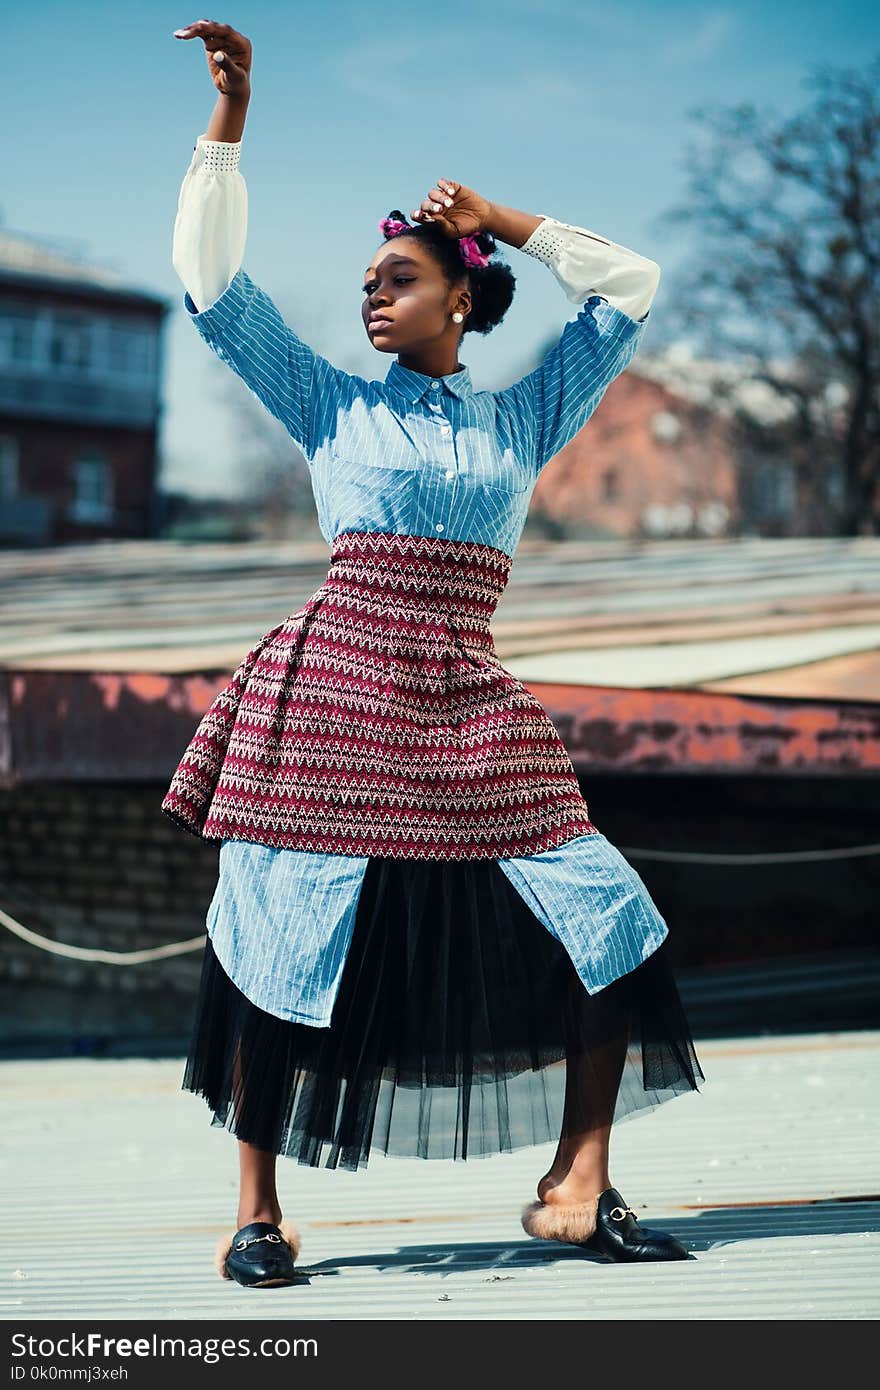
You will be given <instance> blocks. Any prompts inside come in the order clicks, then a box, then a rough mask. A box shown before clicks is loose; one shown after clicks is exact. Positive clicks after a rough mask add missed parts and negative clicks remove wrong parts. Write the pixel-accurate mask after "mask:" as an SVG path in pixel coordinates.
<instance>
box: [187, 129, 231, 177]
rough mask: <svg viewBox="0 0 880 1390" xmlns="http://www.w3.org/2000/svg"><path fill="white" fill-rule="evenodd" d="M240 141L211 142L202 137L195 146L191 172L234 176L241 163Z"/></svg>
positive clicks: (204, 136)
mask: <svg viewBox="0 0 880 1390" xmlns="http://www.w3.org/2000/svg"><path fill="white" fill-rule="evenodd" d="M241 145H242V142H241V141H240V140H209V139H208V137H207V136H206V135H200V136H199V138H198V139H197V140H196V143H195V145H194V146H193V157H192V160H191V161H190V166H189V167H190V170H191V171H192V172H195V170H196V169H204V171H205V173H206V174H234V173H235V172H236V170H237V169H238V166H239V164H240V163H241Z"/></svg>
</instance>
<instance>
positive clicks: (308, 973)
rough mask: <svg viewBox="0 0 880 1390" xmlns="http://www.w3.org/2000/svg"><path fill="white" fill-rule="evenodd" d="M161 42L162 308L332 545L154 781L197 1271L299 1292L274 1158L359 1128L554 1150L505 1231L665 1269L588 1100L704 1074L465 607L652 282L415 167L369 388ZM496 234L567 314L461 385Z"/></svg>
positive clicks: (393, 224) (637, 911)
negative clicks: (176, 832)
mask: <svg viewBox="0 0 880 1390" xmlns="http://www.w3.org/2000/svg"><path fill="white" fill-rule="evenodd" d="M177 36H178V37H180V38H182V39H200V40H201V41H202V42H203V43H204V46H205V53H206V57H207V62H208V70H209V73H210V76H211V79H212V81H213V83H214V85H215V87H216V88H217V91H218V93H219V96H218V99H217V102H216V106H215V108H214V112H213V114H212V116H211V119H210V122H209V125H208V129H207V131H206V132H205V134H204V135H202V136H200V137H199V139H198V140H197V142H196V146H195V149H194V153H193V157H192V160H191V163H190V167H189V169H188V170H187V173H186V175H185V177H184V180H183V184H182V186H181V190H180V200H179V204H178V212H177V219H176V222H175V228H174V248H173V257H172V259H173V263H174V266H175V269H176V271H177V273H178V274H179V276H180V278H181V280H182V281H183V284H184V286H185V289H186V294H185V296H184V305H185V308H186V310H187V313H188V314H189V315H190V316H191V318H192V322H193V323H194V324H195V326H196V328H197V329H198V331H199V333H200V334H201V335H202V336H203V338H204V339H205V342H206V343H207V344H208V345H209V347H210V348H211V349H212V350H213V351H214V352H215V353H216V354H217V355H218V356H219V357H220V358H221V359H222V360H223V361H224V362H226V363H227V364H228V365H229V366H230V367H231V368H232V370H233V371H234V372H235V373H236V374H237V375H238V376H239V377H241V378H242V380H243V381H244V382H245V383H246V385H247V386H248V388H249V389H250V390H251V391H252V392H253V393H254V394H255V395H256V396H257V397H258V398H259V399H260V401H261V402H262V403H263V404H264V405H265V407H266V409H267V410H269V411H270V412H271V413H272V414H273V415H274V416H276V417H277V418H278V419H279V420H281V421H282V422H283V423H284V425H285V427H286V429H287V430H288V432H289V434H290V435H291V437H292V439H293V440H294V441H295V442H296V444H297V445H298V446H299V448H300V449H301V451H302V453H303V455H304V457H305V459H306V461H307V463H308V467H309V470H310V475H311V479H312V485H313V491H314V496H315V502H316V506H317V513H318V520H319V523H320V526H321V530H322V534H323V535H324V536H325V538H326V539H327V542H328V545H329V546H330V548H331V563H330V567H329V570H328V573H327V577H326V579H325V581H324V583H323V584H322V585H321V586H320V587H319V588H318V589H317V590H316V591H315V593H313V594H312V595H311V597H310V598H309V599H308V600H307V601H306V603H305V604H304V605H303V607H302V608H300V609H299V610H298V611H297V612H296V613H293V614H291V615H288V616H286V617H284V618H283V619H281V620H280V621H279V622H278V623H277V624H276V625H275V626H274V627H272V628H271V629H270V630H269V632H267V633H264V634H263V635H262V636H261V637H260V638H259V640H258V641H257V643H256V644H255V646H254V647H253V648H252V649H251V650H250V651H249V652H248V653H247V654H246V655H245V657H244V658H243V659H242V661H241V663H240V664H239V666H238V667H237V669H236V671H235V672H234V673H233V674H232V676H231V677H230V679H229V681H228V682H227V684H226V685H225V686H224V687H223V689H222V690H221V691H220V692H219V694H218V695H217V696H216V697H215V699H214V700H213V702H212V703H211V706H210V708H209V709H208V711H207V712H206V714H205V715H204V717H203V719H202V720H201V722H200V724H199V726H198V728H197V730H196V731H195V733H194V735H193V738H192V740H191V742H190V744H189V745H188V747H187V749H186V750H185V752H184V755H183V757H182V758H181V761H180V763H179V765H178V767H177V769H176V771H175V773H174V777H173V779H172V781H171V784H170V786H169V788H168V791H167V793H166V795H165V797H164V800H163V802H162V810H163V811H164V812H165V813H166V814H168V815H169V816H171V817H172V819H173V820H174V821H175V822H176V823H177V824H179V825H180V826H182V827H183V828H185V829H186V830H188V831H190V832H191V833H193V834H195V835H198V836H200V837H201V838H203V839H205V840H209V841H213V842H215V843H216V842H218V841H219V843H220V869H219V875H218V880H217V888H216V892H215V894H214V897H213V900H212V902H211V905H210V908H209V912H208V921H207V926H208V937H207V941H206V947H205V961H204V967H203V974H202V980H201V986H200V991H199V998H198V1003H197V1008H196V1018H195V1024H194V1029H193V1037H192V1043H191V1047H190V1054H189V1057H188V1060H187V1066H186V1073H185V1077H184V1082H183V1084H184V1087H185V1088H186V1089H189V1090H192V1091H195V1092H197V1093H199V1094H201V1095H203V1096H204V1097H205V1099H206V1100H207V1101H208V1103H209V1105H210V1107H211V1109H212V1111H213V1115H214V1123H216V1124H222V1125H226V1126H227V1127H228V1128H229V1129H230V1130H231V1131H232V1132H233V1133H234V1134H235V1135H236V1136H237V1139H238V1141H239V1142H238V1148H239V1156H240V1175H241V1187H240V1197H239V1206H238V1211H237V1216H236V1229H235V1231H232V1232H229V1233H228V1234H227V1235H224V1237H223V1238H222V1240H221V1241H220V1244H219V1246H218V1251H217V1267H218V1269H219V1272H220V1273H221V1274H222V1275H223V1276H224V1277H227V1278H231V1279H235V1280H237V1281H238V1282H239V1283H241V1284H245V1285H248V1286H254V1287H263V1286H266V1285H271V1284H278V1283H290V1282H293V1281H294V1279H295V1277H296V1271H295V1260H296V1258H297V1256H298V1253H299V1246H300V1238H299V1233H298V1231H297V1229H296V1227H294V1226H293V1225H292V1224H291V1223H290V1222H289V1221H286V1220H285V1219H284V1218H283V1215H282V1210H281V1205H280V1202H279V1199H278V1194H277V1189H276V1182H275V1167H276V1158H277V1156H278V1155H279V1154H283V1155H286V1156H288V1157H291V1158H293V1159H295V1160H296V1161H297V1162H299V1163H305V1164H311V1165H315V1166H316V1165H319V1164H320V1163H321V1162H322V1160H325V1161H326V1165H327V1166H334V1167H335V1166H337V1165H339V1164H341V1165H343V1166H345V1167H348V1168H357V1167H359V1166H364V1165H365V1164H366V1162H367V1158H368V1155H369V1153H370V1151H371V1150H372V1149H379V1150H381V1151H382V1152H384V1153H386V1154H398V1155H411V1156H419V1157H424V1158H443V1157H447V1158H455V1157H461V1158H465V1157H474V1156H480V1155H486V1154H491V1153H500V1152H509V1151H511V1150H513V1149H517V1148H522V1147H525V1146H530V1145H535V1144H539V1143H545V1142H547V1141H548V1140H551V1139H555V1140H557V1146H556V1151H555V1154H554V1157H553V1160H552V1162H551V1164H550V1166H549V1168H548V1170H547V1171H546V1172H545V1173H544V1174H543V1175H541V1176H540V1177H539V1178H538V1180H537V1185H536V1197H535V1199H533V1200H532V1201H530V1202H528V1203H527V1204H526V1205H525V1206H524V1208H523V1211H522V1215H521V1220H522V1224H523V1227H524V1229H525V1230H526V1231H527V1232H528V1233H529V1234H530V1235H532V1236H535V1237H538V1238H543V1239H553V1240H562V1241H567V1242H571V1243H574V1244H578V1245H581V1246H583V1247H584V1248H586V1249H588V1250H591V1251H594V1252H598V1253H600V1254H603V1255H604V1256H606V1258H609V1259H612V1260H621V1261H622V1260H626V1261H642V1260H670V1259H683V1258H687V1251H686V1250H685V1248H684V1247H683V1246H682V1245H681V1244H680V1243H679V1242H678V1241H677V1240H676V1239H674V1238H673V1237H672V1236H670V1235H667V1234H665V1233H663V1232H658V1231H651V1230H647V1229H645V1228H642V1227H641V1226H640V1225H639V1223H638V1222H637V1220H636V1218H635V1214H634V1213H633V1211H632V1210H631V1209H630V1208H628V1207H627V1205H626V1203H625V1202H624V1200H623V1198H622V1197H621V1195H620V1193H619V1192H618V1191H617V1189H616V1188H614V1187H612V1185H611V1178H610V1174H609V1158H608V1150H609V1136H610V1131H611V1127H612V1124H613V1122H614V1121H616V1120H618V1119H620V1118H621V1117H622V1116H623V1115H626V1114H630V1113H632V1112H634V1111H638V1110H644V1109H646V1108H648V1107H651V1106H654V1105H656V1104H658V1103H660V1102H661V1101H663V1100H665V1099H667V1098H668V1097H671V1096H674V1095H676V1094H679V1093H681V1092H683V1091H689V1090H695V1089H696V1088H697V1084H698V1081H699V1080H700V1079H702V1072H701V1071H700V1067H699V1063H698V1061H697V1058H696V1055H695V1052H694V1048H693V1043H692V1039H691V1036H690V1032H689V1029H688V1025H687V1020H686V1018H685V1015H684V1012H683V1010H682V1006H681V1002H680V999H679V996H678V992H677V990H676V986H675V982H674V978H673V975H672V972H671V969H670V965H669V960H668V956H667V945H666V937H667V935H668V928H667V925H666V923H665V921H664V919H663V917H662V916H661V914H660V912H659V910H658V909H657V907H656V905H655V904H654V903H653V901H652V900H651V898H650V896H649V894H648V892H647V889H646V887H645V885H644V883H643V882H642V880H641V879H640V878H639V876H638V874H637V873H636V872H635V870H634V869H633V868H632V866H631V865H630V864H629V863H628V862H627V861H626V859H625V858H624V857H623V855H622V854H621V853H620V851H619V850H617V849H616V848H615V847H614V846H613V845H612V844H611V843H610V842H609V841H608V840H607V839H606V838H605V836H604V835H603V834H602V832H601V831H600V830H599V829H598V828H597V827H596V826H595V825H594V824H593V822H592V821H591V820H590V817H589V814H588V810H587V805H586V802H585V801H584V799H583V796H582V794H581V792H580V788H579V785H578V782H577V778H576V776H575V773H574V768H573V766H572V763H571V761H570V759H569V757H568V754H567V752H566V750H565V748H564V746H563V744H562V742H561V740H560V738H559V735H558V733H557V731H556V730H555V728H554V726H553V724H552V723H551V721H550V719H549V717H548V715H547V713H546V711H545V710H544V709H543V708H542V707H541V705H540V704H539V703H538V702H537V700H536V699H535V698H534V696H532V695H531V693H530V692H529V691H528V690H527V689H526V687H525V686H524V685H523V684H522V682H521V681H519V680H517V679H516V678H515V677H514V676H512V675H511V674H510V672H508V671H507V670H506V669H505V668H504V667H503V665H502V664H501V662H500V661H499V660H498V657H497V655H496V654H495V650H494V642H493V638H492V634H491V631H490V628H489V620H490V618H491V616H492V613H493V612H494V610H495V607H496V605H497V602H498V600H499V598H500V596H501V594H502V592H503V590H504V588H505V586H506V583H507V580H508V577H509V574H510V568H511V564H512V556H513V553H514V551H515V549H516V545H517V542H518V540H519V537H520V534H521V532H522V529H523V526H524V523H525V519H526V514H527V511H528V504H529V499H530V497H531V493H532V489H533V488H534V484H535V482H536V480H537V478H538V476H539V474H540V472H541V470H542V469H543V468H544V466H545V465H546V464H547V463H548V462H549V461H550V459H551V458H553V457H554V456H555V455H556V453H558V452H559V450H560V449H561V448H562V447H563V446H564V445H565V444H566V443H567V442H568V440H569V439H571V438H572V437H573V435H574V434H576V433H577V431H578V430H579V429H581V427H582V426H583V425H584V424H585V423H586V422H587V420H588V419H589V417H590V416H591V415H592V413H593V411H594V410H595V409H596V406H597V405H598V404H599V401H600V400H601V398H602V396H603V394H604V392H605V390H606V389H607V387H608V385H609V384H610V382H611V381H613V380H614V378H615V377H617V376H618V375H619V374H620V373H621V372H622V371H623V370H624V369H625V368H626V366H627V365H628V364H629V362H630V361H631V360H632V358H633V356H634V355H635V352H636V351H637V349H638V346H639V344H640V342H641V339H642V336H643V334H644V331H645V325H646V322H647V319H648V316H649V310H650V305H651V303H652V300H653V298H654V293H655V291H656V288H657V283H658V278H659V268H658V266H657V265H656V263H655V262H654V261H651V260H648V259H646V258H645V257H642V256H640V255H638V254H637V253H635V252H633V251H630V250H628V249H627V248H626V247H623V246H620V245H619V244H617V243H615V242H612V241H609V240H608V239H607V238H604V237H601V236H599V235H597V234H596V233H594V232H592V231H589V230H588V229H587V228H584V227H578V226H575V225H572V224H569V223H564V222H560V221H558V220H557V219H555V218H552V217H548V216H545V215H543V214H538V215H536V214H532V213H528V212H521V211H519V210H517V209H515V208H510V207H504V206H502V205H500V204H498V203H495V202H492V201H489V200H488V199H487V198H485V197H483V196H482V195H481V194H479V193H477V192H475V191H474V190H473V189H471V188H468V187H466V186H465V185H464V184H462V183H460V182H459V181H458V180H456V179H451V178H446V177H443V178H439V179H437V180H436V181H435V183H434V184H433V185H432V186H431V187H430V188H429V189H428V191H427V194H426V195H425V197H424V198H423V199H422V200H421V202H420V203H419V204H418V205H417V206H415V207H413V208H412V211H411V214H410V216H411V219H412V220H411V221H410V220H408V219H407V217H406V215H405V214H404V213H403V212H401V211H400V209H398V208H395V209H393V210H392V212H391V213H389V214H388V216H387V217H383V218H382V219H381V221H380V223H379V227H380V230H381V231H382V233H383V240H382V241H381V242H380V244H379V246H378V247H376V246H375V243H373V246H372V249H371V250H370V251H369V252H368V253H367V260H368V263H367V264H366V269H365V271H364V279H363V287H362V292H361V293H362V305H361V309H360V313H361V317H362V321H363V326H364V331H365V333H366V335H367V338H368V340H369V342H370V343H371V344H372V346H373V347H374V348H375V349H376V350H377V351H378V352H380V353H384V354H387V355H388V356H390V357H392V358H393V360H392V362H391V363H390V365H389V367H388V370H387V373H386V376H385V379H384V381H377V380H367V379H365V378H363V377H360V376H357V375H354V374H352V373H348V372H345V371H342V370H341V369H339V368H337V367H334V366H333V365H332V363H331V362H329V361H328V360H327V358H325V357H323V356H321V355H320V354H319V353H317V352H315V351H314V350H313V349H312V348H311V347H309V345H308V344H307V343H305V342H304V341H303V339H302V338H300V336H299V335H298V334H297V333H296V331H295V329H293V328H292V327H290V325H288V324H287V323H286V322H285V321H284V320H283V319H282V317H281V315H280V313H279V311H278V309H277V308H276V306H275V304H274V302H273V301H272V299H271V298H270V297H269V296H268V295H267V294H266V292H265V291H264V290H262V289H261V288H260V287H259V286H257V285H256V284H255V283H254V281H253V280H252V279H251V278H250V276H249V275H248V274H247V272H246V271H245V270H243V269H242V268H241V261H242V257H243V252H244V244H245V237H246V224H247V197H246V189H245V185H244V180H243V178H242V175H241V172H240V170H239V159H240V153H241V141H242V135H243V131H244V125H245V118H246V113H247V109H248V103H249V100H250V93H251V69H252V50H251V45H250V43H249V41H248V40H247V39H246V38H245V37H244V36H243V35H242V34H240V33H238V32H237V31H236V30H234V29H232V28H230V27H229V26H228V25H224V24H218V23H215V22H213V21H208V20H200V21H198V22H197V23H195V24H191V25H188V26H187V27H186V28H184V29H182V30H178V31H177ZM499 241H501V242H505V243H507V244H508V245H510V246H512V247H514V248H517V249H519V250H520V251H522V252H524V253H525V254H527V255H531V256H533V257H536V258H537V259H539V260H541V261H542V262H543V263H544V264H546V265H547V266H548V267H549V268H550V269H551V271H552V272H553V274H554V276H555V278H556V280H557V281H558V282H559V283H560V284H561V285H562V287H563V289H564V290H565V293H566V295H567V297H568V299H569V300H570V301H571V302H573V303H576V304H578V305H579V306H580V308H579V312H578V314H577V317H576V318H575V319H574V320H573V321H570V322H568V323H567V324H566V325H565V327H564V329H563V331H562V333H561V336H560V338H559V340H558V342H557V343H556V344H555V345H554V346H553V348H552V349H551V350H550V352H549V353H548V354H547V356H546V358H545V360H544V361H543V362H542V363H541V365H540V366H539V367H537V368H535V370H534V371H532V372H530V373H528V374H527V375H526V376H524V377H522V378H521V379H520V380H518V381H516V382H514V383H513V384H512V385H510V386H508V387H506V388H504V389H503V390H498V391H477V390H475V389H474V387H473V385H472V382H471V378H470V371H469V368H468V367H467V365H465V364H463V363H462V361H461V358H460V352H461V345H462V339H463V337H464V335H465V334H466V333H469V332H478V333H482V334H485V333H489V332H490V331H491V330H492V329H493V328H494V327H496V326H497V325H498V324H499V323H500V322H501V320H502V319H503V317H504V314H505V313H506V311H507V309H508V308H509V306H510V304H511V302H512V299H513V292H514V286H515V276H514V274H513V272H512V271H511V269H510V267H509V266H508V265H507V264H505V263H504V262H503V261H502V260H501V259H500V258H499V257H498V256H497V254H496V251H497V243H498V242H499ZM562 1062H564V1063H565V1066H564V1067H561V1066H560V1065H559V1064H561V1063H562Z"/></svg>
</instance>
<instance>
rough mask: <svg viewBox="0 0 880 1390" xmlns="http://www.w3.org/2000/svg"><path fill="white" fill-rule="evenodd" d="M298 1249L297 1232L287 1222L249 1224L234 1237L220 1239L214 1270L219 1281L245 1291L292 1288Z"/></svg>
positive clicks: (295, 1273) (235, 1233)
mask: <svg viewBox="0 0 880 1390" xmlns="http://www.w3.org/2000/svg"><path fill="white" fill-rule="evenodd" d="M299 1247H300V1237H299V1231H298V1230H297V1229H296V1227H295V1226H294V1225H293V1224H292V1223H291V1222H290V1221H282V1222H281V1224H280V1225H279V1226H273V1225H272V1223H271V1222H270V1221H251V1222H249V1223H248V1225H247V1226H242V1228H241V1230H239V1231H235V1232H234V1234H233V1235H231V1236H229V1235H227V1236H221V1237H220V1239H219V1241H218V1242H217V1249H216V1252H215V1255H214V1267H215V1269H216V1270H217V1273H218V1274H219V1275H220V1277H221V1279H234V1280H235V1282H236V1283H237V1284H242V1285H243V1286H244V1287H245V1288H250V1289H268V1288H273V1287H275V1286H277V1285H280V1284H293V1283H294V1282H295V1280H296V1277H297V1270H296V1265H295V1261H296V1258H297V1256H298V1255H299Z"/></svg>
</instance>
